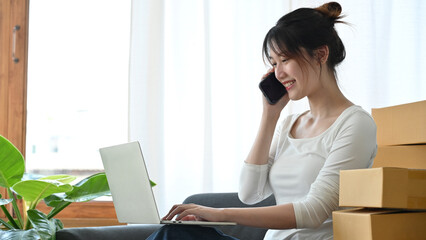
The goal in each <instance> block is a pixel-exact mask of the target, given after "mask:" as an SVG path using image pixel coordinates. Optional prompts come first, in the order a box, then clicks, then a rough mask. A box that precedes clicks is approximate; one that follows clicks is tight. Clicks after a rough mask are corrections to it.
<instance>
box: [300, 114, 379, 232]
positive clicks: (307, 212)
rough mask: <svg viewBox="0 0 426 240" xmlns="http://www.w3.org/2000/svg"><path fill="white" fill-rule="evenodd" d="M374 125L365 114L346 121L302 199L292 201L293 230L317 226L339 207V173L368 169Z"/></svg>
mask: <svg viewBox="0 0 426 240" xmlns="http://www.w3.org/2000/svg"><path fill="white" fill-rule="evenodd" d="M376 151H377V143H376V125H375V123H374V120H373V119H372V118H371V116H370V115H369V114H368V113H366V112H358V113H357V114H354V115H353V116H351V117H350V118H348V119H347V120H346V121H345V122H344V123H343V124H342V126H341V128H340V129H339V131H338V132H337V135H336V138H335V140H334V142H333V144H332V147H331V150H330V153H329V155H328V157H327V159H326V161H325V163H324V166H323V167H322V169H321V170H320V172H319V174H318V176H317V178H316V180H315V181H314V182H313V183H312V185H311V188H310V190H309V193H308V194H307V196H306V198H305V199H304V200H302V201H299V202H293V207H294V211H295V216H296V224H297V228H316V227H318V226H320V225H321V224H322V223H323V222H324V221H325V220H326V219H327V218H329V217H330V215H331V213H332V211H334V210H336V209H337V208H338V204H339V174H340V170H345V169H358V168H367V167H371V164H372V161H373V159H374V157H375V155H376Z"/></svg>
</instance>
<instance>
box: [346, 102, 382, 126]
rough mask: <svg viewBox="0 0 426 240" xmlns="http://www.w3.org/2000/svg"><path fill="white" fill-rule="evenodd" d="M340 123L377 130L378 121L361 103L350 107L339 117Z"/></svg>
mask: <svg viewBox="0 0 426 240" xmlns="http://www.w3.org/2000/svg"><path fill="white" fill-rule="evenodd" d="M338 122H339V124H338V125H341V126H347V127H356V128H358V127H359V128H361V129H364V130H367V129H371V130H374V131H375V130H376V123H375V122H374V119H373V117H372V116H371V114H370V113H368V112H367V111H365V110H364V109H363V108H362V107H361V106H359V105H352V106H350V107H348V108H347V109H346V110H345V111H343V113H342V114H341V116H340V117H339V118H338Z"/></svg>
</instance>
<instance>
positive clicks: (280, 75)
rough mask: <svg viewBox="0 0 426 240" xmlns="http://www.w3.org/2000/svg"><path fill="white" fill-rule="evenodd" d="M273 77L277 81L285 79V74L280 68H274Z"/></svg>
mask: <svg viewBox="0 0 426 240" xmlns="http://www.w3.org/2000/svg"><path fill="white" fill-rule="evenodd" d="M275 76H276V77H277V78H278V80H280V79H284V78H285V77H286V73H285V71H283V70H282V69H280V68H275Z"/></svg>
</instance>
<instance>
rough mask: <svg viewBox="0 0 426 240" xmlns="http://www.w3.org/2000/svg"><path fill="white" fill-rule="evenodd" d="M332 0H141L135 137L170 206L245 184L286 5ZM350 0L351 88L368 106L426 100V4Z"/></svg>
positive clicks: (135, 50)
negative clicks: (271, 47) (271, 37)
mask: <svg viewBox="0 0 426 240" xmlns="http://www.w3.org/2000/svg"><path fill="white" fill-rule="evenodd" d="M324 2H325V1H283V0H280V1H278V0H277V1H262V0H252V1H247V0H231V1H230V0H214V1H213V0H210V1H209V0H204V1H201V0H178V1H176V0H133V1H132V37H131V39H132V40H131V49H130V51H131V57H130V82H129V86H130V89H129V93H130V98H129V102H130V105H129V114H130V115H129V140H130V141H134V140H139V141H140V142H141V145H142V148H143V153H144V156H145V160H146V163H147V166H148V169H149V172H150V176H151V179H152V180H153V181H155V182H157V183H158V186H156V187H155V188H154V191H155V194H156V197H157V202H158V205H159V208H160V212H161V214H164V213H165V212H166V211H167V210H168V209H169V208H170V207H171V206H172V205H173V204H175V203H179V202H182V201H183V199H184V198H185V197H187V196H189V195H191V194H195V193H201V192H233V191H237V186H238V178H239V172H240V168H241V165H242V163H243V161H244V159H245V157H246V155H247V154H248V151H249V150H250V147H251V144H252V142H253V140H254V137H255V134H256V132H257V127H258V123H259V120H260V114H261V110H262V109H261V93H260V91H259V90H258V88H257V84H258V82H259V80H260V77H261V76H262V75H263V74H264V73H265V71H266V70H267V66H265V65H264V63H263V60H262V55H261V46H262V42H263V38H264V36H265V34H266V32H267V31H268V30H269V29H270V28H271V27H272V26H273V25H274V24H275V22H276V21H277V20H278V19H279V18H280V17H281V16H282V15H284V14H285V13H287V12H289V11H291V10H293V9H296V8H299V7H305V6H306V7H315V6H319V5H321V4H322V3H324ZM340 3H341V5H342V7H343V13H344V14H345V15H347V17H346V18H345V19H344V20H345V21H347V22H348V23H350V25H342V24H338V25H337V29H338V32H339V34H340V35H341V38H342V40H343V42H344V43H345V46H346V49H347V58H346V60H345V61H344V63H343V64H342V65H341V66H340V67H339V68H338V77H339V84H340V86H341V88H342V90H343V92H344V93H345V94H346V95H347V97H348V98H349V99H351V100H352V101H353V102H354V103H356V104H358V105H361V106H363V107H364V109H366V110H367V111H370V110H371V108H373V107H384V106H389V105H395V104H402V103H408V102H413V101H419V100H424V99H426V81H425V78H426V77H425V76H424V71H425V70H424V68H423V67H422V66H425V64H426V50H425V46H424V45H422V43H423V42H426V41H425V40H426V39H425V38H426V37H425V35H426V30H423V25H424V24H425V23H426V19H425V16H424V15H423V14H422V13H423V12H425V10H426V3H424V1H421V0H418V1H396V0H395V1H389V0H381V1H377V0H376V1H372V0H371V1H367V0H363V1H349V0H345V1H340ZM307 107H308V106H307V102H306V100H301V101H298V102H293V103H291V105H290V106H288V107H287V108H286V109H285V110H284V113H283V115H287V114H289V113H293V112H301V111H304V110H306V109H307Z"/></svg>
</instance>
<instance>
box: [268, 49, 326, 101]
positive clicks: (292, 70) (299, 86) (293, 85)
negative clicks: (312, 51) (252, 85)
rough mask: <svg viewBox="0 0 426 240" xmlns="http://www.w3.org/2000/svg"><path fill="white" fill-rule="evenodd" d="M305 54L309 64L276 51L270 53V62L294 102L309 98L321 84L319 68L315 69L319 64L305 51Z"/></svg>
mask: <svg viewBox="0 0 426 240" xmlns="http://www.w3.org/2000/svg"><path fill="white" fill-rule="evenodd" d="M303 54H304V56H303V57H304V59H306V60H307V62H304V61H297V60H296V59H294V58H287V57H286V56H284V55H281V54H280V55H278V54H277V53H275V52H274V51H271V52H270V62H271V64H272V66H273V67H274V69H275V75H276V77H277V79H278V80H279V81H280V82H281V83H282V84H283V85H284V87H285V88H286V89H287V92H288V95H289V97H290V99H292V100H299V99H302V98H304V97H306V96H309V95H310V94H311V93H312V92H313V91H314V90H315V89H316V88H317V86H318V84H319V80H318V79H319V75H318V72H319V67H318V69H314V68H316V67H317V62H316V61H314V60H313V58H312V57H310V56H309V55H308V54H307V53H306V52H305V51H303ZM302 64H303V65H302Z"/></svg>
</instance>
